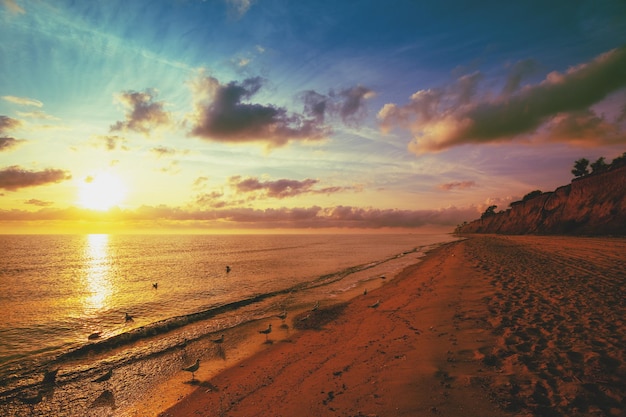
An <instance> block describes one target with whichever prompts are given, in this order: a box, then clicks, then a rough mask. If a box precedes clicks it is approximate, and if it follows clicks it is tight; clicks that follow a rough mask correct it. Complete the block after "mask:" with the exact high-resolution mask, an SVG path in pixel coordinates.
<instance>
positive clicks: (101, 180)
mask: <svg viewBox="0 0 626 417" xmlns="http://www.w3.org/2000/svg"><path fill="white" fill-rule="evenodd" d="M125 197H126V187H125V186H124V182H123V181H122V180H121V178H120V177H118V176H117V175H114V174H111V173H108V172H104V173H99V174H96V175H94V176H88V177H87V178H85V180H84V181H83V182H81V184H80V185H79V189H78V204H79V205H80V206H81V207H84V208H87V209H92V210H100V211H106V210H109V209H110V208H111V207H114V206H117V205H119V204H120V203H122V202H123V201H124V198H125Z"/></svg>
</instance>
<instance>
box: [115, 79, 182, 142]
mask: <svg viewBox="0 0 626 417" xmlns="http://www.w3.org/2000/svg"><path fill="white" fill-rule="evenodd" d="M156 95H157V91H156V90H154V89H148V90H145V91H143V92H138V91H124V92H122V93H120V94H119V95H118V96H117V100H118V101H119V102H120V103H121V104H122V105H123V106H124V107H125V108H126V109H127V112H126V120H124V121H118V122H117V123H115V124H114V125H112V126H111V132H116V131H126V130H131V131H135V132H138V133H143V134H144V135H146V136H149V135H150V133H151V131H152V130H153V129H155V128H158V127H160V126H168V125H169V124H170V123H171V117H170V114H169V112H166V111H165V110H164V107H165V103H164V102H162V101H155V97H156Z"/></svg>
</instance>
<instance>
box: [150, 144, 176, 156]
mask: <svg viewBox="0 0 626 417" xmlns="http://www.w3.org/2000/svg"><path fill="white" fill-rule="evenodd" d="M150 152H152V153H153V154H156V156H157V157H158V158H160V157H162V156H174V155H176V149H173V148H168V147H166V146H157V147H156V148H152V149H150Z"/></svg>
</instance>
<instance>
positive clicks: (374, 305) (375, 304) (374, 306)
mask: <svg viewBox="0 0 626 417" xmlns="http://www.w3.org/2000/svg"><path fill="white" fill-rule="evenodd" d="M379 304H380V300H377V301H376V302H375V303H374V304H372V305H371V306H369V308H376V307H378V305H379Z"/></svg>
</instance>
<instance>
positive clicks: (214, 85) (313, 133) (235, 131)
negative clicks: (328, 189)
mask: <svg viewBox="0 0 626 417" xmlns="http://www.w3.org/2000/svg"><path fill="white" fill-rule="evenodd" d="M262 85H263V80H262V79H261V78H259V77H255V78H248V79H246V80H244V81H242V82H234V81H233V82H230V83H228V84H221V83H220V82H219V81H218V80H217V79H216V78H213V77H210V76H202V77H200V78H199V79H198V80H196V82H195V83H194V84H193V86H192V88H193V93H194V96H195V99H196V102H195V112H194V114H193V115H191V119H190V120H191V123H192V127H191V131H190V134H191V135H193V136H198V137H201V138H204V139H208V140H214V141H219V142H231V143H242V142H263V143H266V144H267V145H268V146H269V147H277V146H283V145H285V144H287V143H288V142H290V141H317V140H321V139H324V138H325V137H326V136H327V135H328V133H329V129H328V128H327V127H325V126H323V125H322V124H321V123H320V122H319V121H318V120H316V119H314V118H307V117H305V116H303V115H300V114H296V113H291V114H289V113H288V112H287V110H286V109H284V108H281V107H276V106H273V105H263V104H253V103H248V102H247V101H248V100H250V99H251V98H252V96H254V95H255V94H256V93H257V92H258V91H259V90H260V89H261V87H262Z"/></svg>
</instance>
